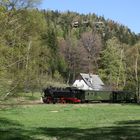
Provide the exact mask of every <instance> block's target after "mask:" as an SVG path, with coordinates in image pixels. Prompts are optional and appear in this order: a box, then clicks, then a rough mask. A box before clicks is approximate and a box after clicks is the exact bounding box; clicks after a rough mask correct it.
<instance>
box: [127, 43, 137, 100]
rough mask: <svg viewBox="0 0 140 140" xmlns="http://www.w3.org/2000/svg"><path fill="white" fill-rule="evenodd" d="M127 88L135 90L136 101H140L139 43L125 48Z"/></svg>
mask: <svg viewBox="0 0 140 140" xmlns="http://www.w3.org/2000/svg"><path fill="white" fill-rule="evenodd" d="M126 58H127V59H126V60H127V61H126V68H127V82H126V84H127V87H126V88H127V89H129V90H131V91H133V92H135V94H136V96H137V102H140V43H137V44H136V45H134V46H131V47H129V48H127V50H126Z"/></svg>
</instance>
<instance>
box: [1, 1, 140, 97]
mask: <svg viewBox="0 0 140 140" xmlns="http://www.w3.org/2000/svg"><path fill="white" fill-rule="evenodd" d="M20 6H21V7H20ZM30 6H32V5H20V4H18V7H17V5H16V4H15V5H12V6H11V5H8V4H7V3H1V5H0V95H1V96H3V95H5V94H7V93H8V94H9V93H16V92H21V91H35V90H39V89H41V88H43V87H45V86H47V85H53V84H57V83H64V84H66V83H67V84H71V83H72V82H73V81H74V80H75V79H76V77H77V76H78V74H79V73H80V72H85V73H93V74H99V75H100V76H101V78H102V79H103V81H104V82H105V83H106V84H107V85H109V86H110V87H112V89H114V90H115V89H117V90H132V91H135V92H136V93H137V94H139V93H140V43H139V40H140V38H139V36H138V35H136V34H135V33H133V32H131V30H130V29H129V28H128V27H125V26H123V25H121V24H119V23H117V22H115V21H112V20H109V19H104V17H99V16H97V15H96V14H88V15H84V14H78V13H74V12H70V11H67V12H63V13H62V12H59V11H46V10H38V9H31V8H30Z"/></svg>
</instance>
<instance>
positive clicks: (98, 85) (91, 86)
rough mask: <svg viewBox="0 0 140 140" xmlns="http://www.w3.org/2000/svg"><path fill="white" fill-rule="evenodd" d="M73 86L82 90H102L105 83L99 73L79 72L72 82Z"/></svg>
mask: <svg viewBox="0 0 140 140" xmlns="http://www.w3.org/2000/svg"><path fill="white" fill-rule="evenodd" d="M73 86H74V87H77V88H78V89H82V90H94V91H103V90H105V85H104V83H103V81H102V80H101V79H100V77H99V75H95V74H86V73H80V77H79V79H77V80H75V82H74V83H73Z"/></svg>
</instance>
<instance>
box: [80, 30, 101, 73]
mask: <svg viewBox="0 0 140 140" xmlns="http://www.w3.org/2000/svg"><path fill="white" fill-rule="evenodd" d="M81 42H82V43H83V46H84V47H85V49H86V50H87V52H88V57H89V73H90V72H93V71H94V72H97V70H98V67H99V66H98V59H99V54H100V51H101V49H102V43H101V38H100V37H99V35H98V34H95V33H93V32H85V33H83V34H82V36H81ZM93 67H94V70H93Z"/></svg>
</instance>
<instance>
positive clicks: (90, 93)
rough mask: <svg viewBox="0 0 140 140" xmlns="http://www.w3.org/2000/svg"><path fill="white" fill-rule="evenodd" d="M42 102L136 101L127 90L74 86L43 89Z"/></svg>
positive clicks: (132, 94)
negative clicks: (98, 89) (83, 88)
mask: <svg viewBox="0 0 140 140" xmlns="http://www.w3.org/2000/svg"><path fill="white" fill-rule="evenodd" d="M43 94H44V95H43V97H42V100H43V102H44V103H47V104H50V103H54V104H55V103H88V102H112V103H118V102H128V103H129V102H136V98H135V95H134V93H132V92H128V91H94V90H81V89H78V88H75V87H66V88H57V87H48V88H45V89H43Z"/></svg>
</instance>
